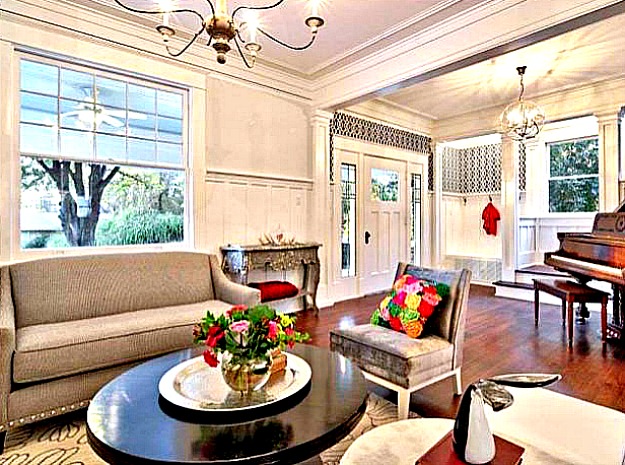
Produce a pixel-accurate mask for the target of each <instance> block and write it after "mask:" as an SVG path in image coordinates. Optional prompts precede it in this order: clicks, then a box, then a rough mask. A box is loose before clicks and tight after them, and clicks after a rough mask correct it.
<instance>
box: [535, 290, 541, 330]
mask: <svg viewBox="0 0 625 465" xmlns="http://www.w3.org/2000/svg"><path fill="white" fill-rule="evenodd" d="M539 299H540V297H539V292H538V288H537V287H536V284H534V326H538V310H539V307H540V301H539Z"/></svg>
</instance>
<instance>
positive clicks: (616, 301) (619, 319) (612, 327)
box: [608, 285, 625, 339]
mask: <svg viewBox="0 0 625 465" xmlns="http://www.w3.org/2000/svg"><path fill="white" fill-rule="evenodd" d="M612 290H613V292H612V296H613V297H612V322H611V323H608V338H610V339H621V337H623V313H622V311H623V293H624V291H625V289H624V288H623V287H622V286H617V285H613V286H612Z"/></svg>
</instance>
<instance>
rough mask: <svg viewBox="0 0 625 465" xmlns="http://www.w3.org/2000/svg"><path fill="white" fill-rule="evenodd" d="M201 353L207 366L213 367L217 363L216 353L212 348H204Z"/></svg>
mask: <svg viewBox="0 0 625 465" xmlns="http://www.w3.org/2000/svg"><path fill="white" fill-rule="evenodd" d="M202 355H204V361H205V362H206V363H207V364H208V366H211V367H213V368H215V367H216V366H217V364H218V363H219V360H217V355H215V352H213V349H206V350H205V351H204V353H203V354H202Z"/></svg>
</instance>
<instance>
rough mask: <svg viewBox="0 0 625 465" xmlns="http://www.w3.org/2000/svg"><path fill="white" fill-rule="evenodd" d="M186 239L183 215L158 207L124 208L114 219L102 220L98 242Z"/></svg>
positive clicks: (110, 243) (141, 242) (153, 242)
mask: <svg viewBox="0 0 625 465" xmlns="http://www.w3.org/2000/svg"><path fill="white" fill-rule="evenodd" d="M183 238H184V220H183V217H182V215H175V214H173V213H170V212H166V213H159V212H158V211H155V210H146V211H137V210H128V211H122V212H120V213H118V214H116V215H115V216H113V217H112V218H111V219H101V220H100V222H99V223H98V229H97V230H96V244H97V245H99V246H103V245H133V244H162V243H167V242H180V241H182V239H183Z"/></svg>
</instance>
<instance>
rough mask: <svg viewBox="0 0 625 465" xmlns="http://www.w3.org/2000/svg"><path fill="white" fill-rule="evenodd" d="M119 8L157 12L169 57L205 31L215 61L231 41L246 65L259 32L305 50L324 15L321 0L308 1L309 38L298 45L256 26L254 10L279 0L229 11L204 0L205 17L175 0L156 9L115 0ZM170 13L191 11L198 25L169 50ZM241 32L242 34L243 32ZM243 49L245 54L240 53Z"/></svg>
mask: <svg viewBox="0 0 625 465" xmlns="http://www.w3.org/2000/svg"><path fill="white" fill-rule="evenodd" d="M114 1H115V3H117V4H118V5H119V6H121V7H122V8H124V9H126V10H128V11H132V12H133V13H141V14H147V15H159V16H161V18H162V23H161V24H159V25H158V26H156V30H157V31H158V32H159V34H160V35H161V38H162V39H163V42H164V43H165V48H166V50H167V53H168V54H169V55H170V56H172V57H178V56H180V55H182V54H183V53H184V52H186V51H187V50H188V49H189V47H191V45H193V43H194V42H195V41H196V40H198V38H199V37H200V36H201V35H202V34H203V33H204V32H205V33H206V34H207V35H208V41H207V43H206V45H207V46H212V47H213V48H214V49H215V51H216V52H217V62H218V63H220V64H224V63H226V54H227V53H228V52H229V51H230V50H231V49H232V47H231V43H233V44H234V46H235V47H236V49H237V51H238V52H239V55H240V56H241V58H242V60H243V62H244V63H245V66H247V67H248V68H253V67H254V64H255V63H256V57H257V56H258V52H260V50H261V49H262V46H261V45H260V43H259V41H258V33H260V34H262V35H263V36H265V37H267V38H268V39H270V40H272V41H273V42H275V43H277V44H279V45H281V46H283V47H286V48H288V49H290V50H297V51H299V50H306V49H307V48H309V47H310V46H311V45H312V44H313V43H314V42H315V39H316V37H317V32H318V31H319V28H321V27H322V26H323V24H324V20H323V18H322V17H321V16H320V15H319V2H320V1H321V0H310V4H311V13H310V16H308V17H307V18H306V20H305V21H304V23H305V24H306V26H308V28H309V29H310V34H311V37H310V41H309V42H308V43H306V44H304V45H301V46H295V45H290V44H287V43H285V42H283V41H281V40H280V39H278V38H276V37H274V36H272V35H271V34H269V33H268V32H267V31H265V30H263V29H261V28H260V27H258V19H257V17H256V16H254V13H255V12H257V11H261V10H270V9H272V8H276V7H278V6H280V5H281V4H282V3H284V1H285V0H278V1H276V2H275V3H273V4H270V5H266V6H238V7H236V8H235V9H234V10H233V11H232V13H231V14H229V13H228V6H227V0H216V6H215V5H213V2H212V1H211V0H205V1H206V3H208V6H209V7H210V11H211V14H210V15H209V16H207V17H204V16H203V15H202V14H201V13H200V12H199V11H196V10H192V9H189V8H178V9H176V8H174V7H173V1H174V0H160V2H159V9H158V10H141V9H138V8H134V7H131V6H128V5H125V4H124V3H122V2H121V1H120V0H114ZM244 11H247V15H246V17H245V21H238V20H237V14H239V13H242V12H244ZM172 14H190V15H195V16H196V17H197V18H198V19H199V21H200V27H199V28H198V29H197V31H196V32H195V34H194V35H193V37H192V38H191V40H189V42H187V44H186V45H184V47H182V48H181V49H180V50H178V51H174V50H172V49H171V47H170V45H169V41H170V39H171V38H172V37H173V36H175V35H176V31H175V29H174V28H173V27H172V26H171V25H170V15H172ZM242 31H243V33H242ZM243 49H245V50H246V51H247V53H248V56H246V55H245V53H244V52H243Z"/></svg>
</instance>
